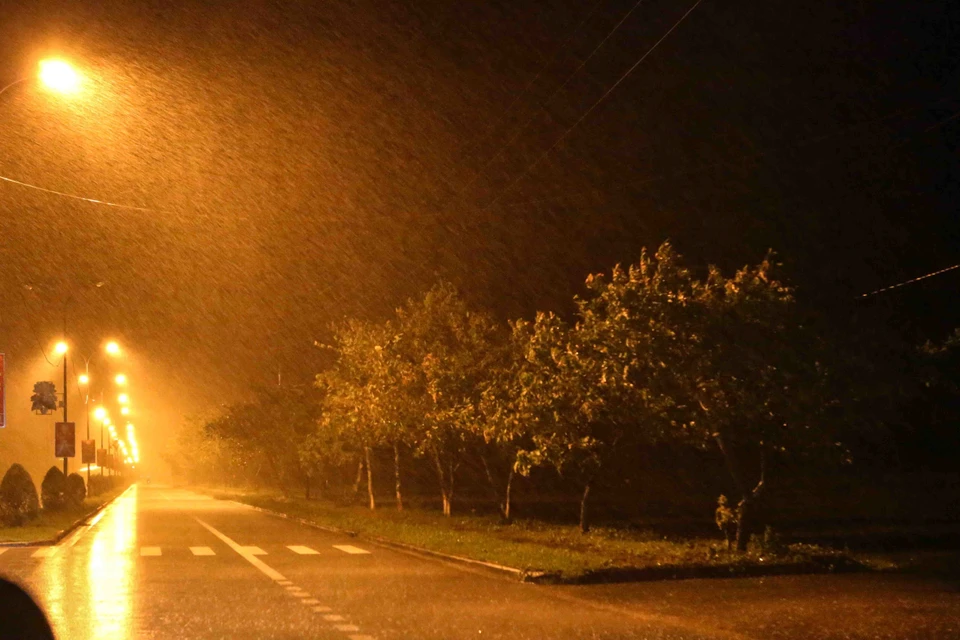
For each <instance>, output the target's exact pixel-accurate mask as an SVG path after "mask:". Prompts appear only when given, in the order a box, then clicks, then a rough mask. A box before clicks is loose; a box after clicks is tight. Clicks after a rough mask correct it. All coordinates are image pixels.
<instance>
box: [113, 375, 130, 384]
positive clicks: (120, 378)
mask: <svg viewBox="0 0 960 640" xmlns="http://www.w3.org/2000/svg"><path fill="white" fill-rule="evenodd" d="M113 380H114V382H116V383H117V384H118V385H120V386H121V387H122V386H123V385H125V384H127V376H125V375H123V374H122V373H118V374H117V377H116V378H114V379H113Z"/></svg>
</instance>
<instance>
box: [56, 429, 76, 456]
mask: <svg viewBox="0 0 960 640" xmlns="http://www.w3.org/2000/svg"><path fill="white" fill-rule="evenodd" d="M56 428H57V430H56V437H55V438H54V449H55V451H56V457H57V458H75V457H76V456H77V425H76V423H74V422H58V423H57V427H56Z"/></svg>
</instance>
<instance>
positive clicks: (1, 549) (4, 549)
mask: <svg viewBox="0 0 960 640" xmlns="http://www.w3.org/2000/svg"><path fill="white" fill-rule="evenodd" d="M6 552H7V548H6V547H0V556H2V555H3V554H4V553H6Z"/></svg>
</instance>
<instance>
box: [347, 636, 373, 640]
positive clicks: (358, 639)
mask: <svg viewBox="0 0 960 640" xmlns="http://www.w3.org/2000/svg"><path fill="white" fill-rule="evenodd" d="M347 638H349V640H375V639H374V637H373V636H347Z"/></svg>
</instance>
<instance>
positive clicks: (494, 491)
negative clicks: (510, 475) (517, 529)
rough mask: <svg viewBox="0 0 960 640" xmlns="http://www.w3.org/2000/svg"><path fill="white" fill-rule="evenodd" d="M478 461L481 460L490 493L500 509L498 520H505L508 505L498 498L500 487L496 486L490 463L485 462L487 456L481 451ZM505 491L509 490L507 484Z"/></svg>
mask: <svg viewBox="0 0 960 640" xmlns="http://www.w3.org/2000/svg"><path fill="white" fill-rule="evenodd" d="M480 461H481V462H483V471H484V472H485V473H486V474H487V482H488V483H490V493H491V494H492V495H493V500H494V502H495V503H496V504H497V508H498V509H499V510H500V521H501V522H507V521H508V520H509V519H510V514H509V512H508V507H507V505H506V503H504V501H503V500H501V499H500V489H499V488H498V487H497V482H496V480H494V479H493V472H492V471H490V464H489V463H488V462H487V456H486V455H485V454H484V453H483V452H481V453H480ZM508 482H509V481H508ZM507 491H508V492H509V486H508V489H507ZM508 499H509V496H508Z"/></svg>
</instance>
